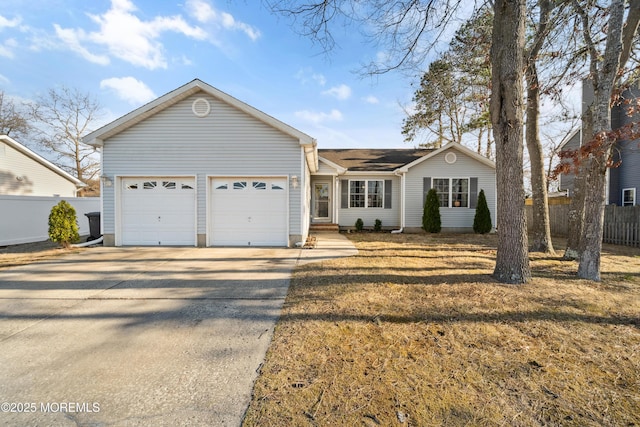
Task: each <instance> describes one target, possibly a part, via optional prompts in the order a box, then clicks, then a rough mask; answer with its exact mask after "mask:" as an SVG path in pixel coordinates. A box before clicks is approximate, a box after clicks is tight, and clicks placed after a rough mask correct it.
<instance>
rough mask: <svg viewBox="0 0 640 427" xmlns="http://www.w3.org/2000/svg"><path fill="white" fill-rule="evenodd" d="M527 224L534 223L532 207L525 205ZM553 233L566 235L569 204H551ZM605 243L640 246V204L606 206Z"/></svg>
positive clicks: (550, 213)
mask: <svg viewBox="0 0 640 427" xmlns="http://www.w3.org/2000/svg"><path fill="white" fill-rule="evenodd" d="M525 210H526V212H527V224H528V225H529V227H531V224H532V223H533V216H532V207H531V206H525ZM549 221H550V225H551V234H553V235H554V236H566V235H567V232H568V224H569V205H550V206H549ZM603 231H604V235H603V238H602V241H603V242H604V243H612V244H614V245H625V246H636V247H640V206H613V205H610V206H606V207H605V210H604V230H603Z"/></svg>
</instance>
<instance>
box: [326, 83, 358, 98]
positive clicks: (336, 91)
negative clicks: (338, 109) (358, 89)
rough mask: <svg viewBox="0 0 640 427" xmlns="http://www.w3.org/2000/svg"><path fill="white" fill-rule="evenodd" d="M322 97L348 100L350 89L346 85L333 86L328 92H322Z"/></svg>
mask: <svg viewBox="0 0 640 427" xmlns="http://www.w3.org/2000/svg"><path fill="white" fill-rule="evenodd" d="M322 94H323V95H329V96H333V97H335V98H338V99H342V100H344V99H349V98H350V97H351V88H350V87H349V86H347V85H344V84H343V85H340V86H334V87H332V88H331V89H329V90H325V91H324V92H322Z"/></svg>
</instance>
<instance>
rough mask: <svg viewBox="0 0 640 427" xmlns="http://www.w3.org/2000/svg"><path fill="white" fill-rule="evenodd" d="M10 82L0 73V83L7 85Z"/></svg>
mask: <svg viewBox="0 0 640 427" xmlns="http://www.w3.org/2000/svg"><path fill="white" fill-rule="evenodd" d="M9 83H10V81H9V79H8V78H6V77H5V76H3V75H2V74H0V84H5V85H8V84H9Z"/></svg>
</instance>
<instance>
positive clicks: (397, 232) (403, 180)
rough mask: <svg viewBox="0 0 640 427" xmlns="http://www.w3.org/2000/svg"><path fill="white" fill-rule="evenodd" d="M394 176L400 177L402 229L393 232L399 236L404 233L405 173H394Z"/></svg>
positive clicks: (392, 231)
mask: <svg viewBox="0 0 640 427" xmlns="http://www.w3.org/2000/svg"><path fill="white" fill-rule="evenodd" d="M393 174H394V175H396V176H399V177H400V229H399V230H391V233H392V234H399V233H402V232H403V231H404V190H405V188H404V184H405V179H404V178H405V173H404V172H398V171H394V172H393Z"/></svg>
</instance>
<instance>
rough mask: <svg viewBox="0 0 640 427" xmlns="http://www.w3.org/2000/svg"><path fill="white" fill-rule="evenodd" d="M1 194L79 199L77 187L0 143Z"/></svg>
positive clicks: (2, 142) (19, 152) (5, 144)
mask: <svg viewBox="0 0 640 427" xmlns="http://www.w3.org/2000/svg"><path fill="white" fill-rule="evenodd" d="M0 194H3V195H10V196H53V195H56V194H57V195H60V196H64V197H75V196H76V186H75V184H74V183H73V182H71V181H69V180H68V179H67V178H64V177H62V176H61V175H60V174H58V173H56V172H54V171H52V170H51V169H49V168H47V167H46V166H44V165H43V164H41V163H40V162H37V161H36V160H34V159H33V158H31V157H29V156H27V155H25V154H24V153H22V152H21V151H18V150H16V149H15V148H13V147H12V146H9V145H8V144H7V143H5V142H4V141H0Z"/></svg>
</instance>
